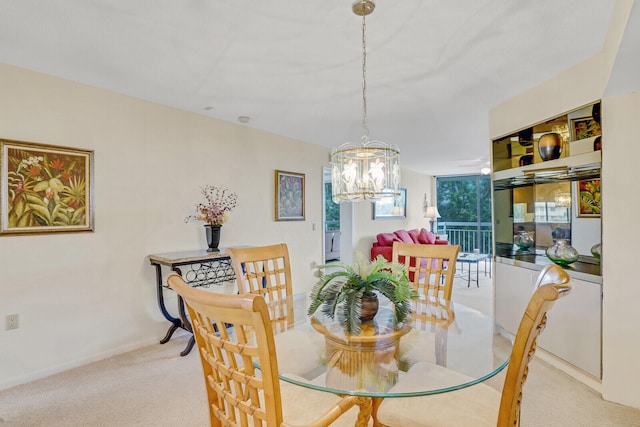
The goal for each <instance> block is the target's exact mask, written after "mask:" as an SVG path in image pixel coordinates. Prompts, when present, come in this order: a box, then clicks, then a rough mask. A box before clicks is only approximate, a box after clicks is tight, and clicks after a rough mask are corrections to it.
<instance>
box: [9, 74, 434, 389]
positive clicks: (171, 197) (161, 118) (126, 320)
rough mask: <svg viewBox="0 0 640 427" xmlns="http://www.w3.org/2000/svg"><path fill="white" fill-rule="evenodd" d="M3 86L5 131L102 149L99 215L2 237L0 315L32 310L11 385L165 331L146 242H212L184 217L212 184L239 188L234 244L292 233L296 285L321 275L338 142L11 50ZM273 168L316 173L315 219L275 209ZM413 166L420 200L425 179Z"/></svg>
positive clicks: (409, 181)
mask: <svg viewBox="0 0 640 427" xmlns="http://www.w3.org/2000/svg"><path fill="white" fill-rule="evenodd" d="M0 93H2V103H0V117H1V118H2V119H1V120H0V138H6V139H16V140H22V141H32V142H41V143H46V144H54V145H62V146H70V147H80V148H85V149H91V150H95V177H94V178H95V180H94V182H95V185H94V190H95V223H96V230H95V232H94V233H77V234H56V235H40V236H2V237H0V319H4V316H6V315H8V314H12V313H18V314H19V315H20V328H19V329H17V330H11V331H5V330H4V328H0V348H2V351H0V389H2V388H6V387H9V386H11V385H14V384H18V383H21V382H25V381H29V380H33V379H36V378H39V377H43V376H46V375H48V374H51V373H55V372H58V371H61V370H64V369H67V368H70V367H73V366H77V365H80V364H83V363H87V362H89V361H92V360H97V359H100V358H104V357H107V356H110V355H113V354H118V353H121V352H124V351H127V350H131V349H134V348H138V347H140V346H143V345H147V344H153V343H157V342H158V340H159V339H160V338H161V337H162V336H163V335H164V333H165V332H166V330H167V327H168V322H167V321H166V320H165V319H164V318H163V317H162V315H161V314H160V312H159V310H158V308H157V305H156V296H155V289H154V283H155V282H154V280H155V275H154V270H153V268H152V267H151V266H150V264H149V262H148V260H147V259H146V256H147V255H148V254H151V253H163V252H171V251H180V250H191V249H197V248H203V247H204V246H205V241H204V230H203V226H202V224H200V223H186V224H185V222H184V218H185V217H186V215H188V214H189V213H191V209H192V207H193V206H194V205H195V204H196V203H197V202H199V201H200V198H201V195H200V193H199V187H200V186H202V185H206V184H214V185H220V186H226V187H228V188H230V189H232V190H233V191H235V192H236V193H237V194H238V196H239V203H238V207H237V208H236V209H235V210H234V211H233V212H232V214H231V218H230V220H229V221H228V222H227V223H226V224H225V225H224V226H223V229H222V242H221V245H222V246H234V245H262V244H271V243H277V242H286V243H287V244H288V245H289V250H290V253H291V258H292V261H293V263H292V264H293V265H292V270H293V271H292V274H293V279H294V292H295V293H303V292H306V291H307V289H308V288H309V286H310V285H311V284H312V283H313V281H314V280H315V279H314V277H313V275H312V270H311V268H310V266H311V265H312V263H316V264H317V263H320V262H321V261H322V237H323V233H322V213H321V209H322V203H321V198H322V195H321V190H322V184H321V182H322V181H321V179H322V176H321V173H322V167H323V166H326V165H327V164H328V149H327V148H325V147H321V146H317V145H312V144H307V143H304V142H300V141H295V140H292V139H290V138H285V137H282V136H278V135H274V134H269V133H266V132H261V131H256V130H253V129H250V128H248V127H246V126H242V125H239V124H233V123H227V122H223V121H219V120H215V119H211V118H207V117H205V116H200V115H196V114H192V113H187V112H184V111H180V110H176V109H172V108H168V107H164V106H160V105H157V104H152V103H149V102H145V101H142V100H139V99H134V98H130V97H126V96H123V95H119V94H115V93H111V92H107V91H103V90H99V89H96V88H92V87H88V86H84V85H80V84H77V83H74V82H69V81H66V80H61V79H58V78H55V77H51V76H46V75H42V74H38V73H34V72H30V71H27V70H23V69H19V68H15V67H12V66H8V65H2V64H0ZM274 169H280V170H286V171H295V172H301V173H304V174H306V221H294V222H275V221H274V220H273V200H274V192H273V181H274V176H273V175H274ZM403 177H404V178H405V181H403V186H405V187H407V188H408V189H409V197H410V202H409V203H410V205H411V210H414V211H416V214H417V213H418V209H417V206H416V205H417V204H418V203H421V200H422V197H423V196H422V193H423V190H422V187H423V185H422V179H421V178H420V177H419V176H418V175H416V174H412V173H410V172H404V171H403ZM414 185H417V186H419V188H418V189H414V188H413V186H414ZM418 195H419V200H418V201H417V202H416V201H412V200H411V197H412V196H418ZM360 205H362V206H360ZM356 206H357V208H358V212H356V215H357V216H356V217H355V218H354V222H355V223H356V224H359V222H360V221H361V218H360V216H361V217H362V218H364V222H371V219H370V218H371V212H370V210H369V209H367V208H369V207H370V204H369V203H363V204H359V205H356ZM361 208H362V209H363V210H362V211H361ZM412 215H413V214H412ZM314 225H315V230H314V229H313V228H314ZM400 227H401V226H400V225H398V228H400ZM375 229H376V227H375V224H372V226H371V227H365V228H362V229H358V230H356V232H357V233H358V234H354V240H357V241H359V242H363V245H365V243H364V242H366V241H368V240H370V241H372V239H373V234H375V233H373V230H375ZM364 233H370V234H372V235H369V236H367V235H364ZM169 299H170V300H171V302H173V298H172V296H169Z"/></svg>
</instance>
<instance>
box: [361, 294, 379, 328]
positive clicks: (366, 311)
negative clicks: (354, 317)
mask: <svg viewBox="0 0 640 427" xmlns="http://www.w3.org/2000/svg"><path fill="white" fill-rule="evenodd" d="M377 313H378V296H377V295H376V294H375V293H373V292H365V293H364V295H362V308H361V309H360V321H361V322H370V321H372V320H373V318H374V317H375V316H376V314H377Z"/></svg>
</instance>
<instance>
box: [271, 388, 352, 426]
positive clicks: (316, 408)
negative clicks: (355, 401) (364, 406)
mask: <svg viewBox="0 0 640 427" xmlns="http://www.w3.org/2000/svg"><path fill="white" fill-rule="evenodd" d="M280 395H281V396H282V419H283V421H284V422H285V423H287V424H289V425H304V424H309V423H312V422H314V421H317V419H318V418H320V416H321V415H322V414H324V413H325V412H326V411H328V410H329V409H331V408H332V407H333V406H334V405H335V404H336V403H337V402H338V401H339V400H340V397H338V396H336V395H335V394H331V393H325V392H322V391H317V390H312V389H310V388H305V387H302V386H299V385H295V384H291V383H288V382H285V381H280ZM358 411H359V408H358V407H357V406H354V407H352V408H351V409H349V410H348V411H347V412H346V413H345V414H343V415H342V416H340V418H338V419H337V420H336V421H334V422H333V423H332V424H331V426H332V427H353V426H354V425H355V423H356V419H357V418H358Z"/></svg>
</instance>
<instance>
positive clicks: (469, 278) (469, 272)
mask: <svg viewBox="0 0 640 427" xmlns="http://www.w3.org/2000/svg"><path fill="white" fill-rule="evenodd" d="M470 286H471V264H469V271H468V272H467V288H468V287H470Z"/></svg>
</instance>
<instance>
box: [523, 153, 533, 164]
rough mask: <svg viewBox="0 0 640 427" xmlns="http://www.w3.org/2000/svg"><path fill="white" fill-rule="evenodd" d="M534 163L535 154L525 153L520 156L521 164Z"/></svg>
mask: <svg viewBox="0 0 640 427" xmlns="http://www.w3.org/2000/svg"><path fill="white" fill-rule="evenodd" d="M531 163H533V154H525V155H524V156H520V166H528V165H530V164H531Z"/></svg>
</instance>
